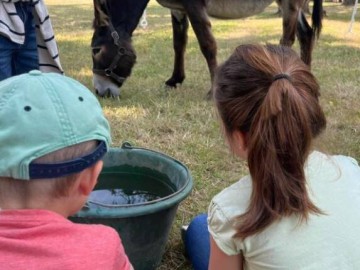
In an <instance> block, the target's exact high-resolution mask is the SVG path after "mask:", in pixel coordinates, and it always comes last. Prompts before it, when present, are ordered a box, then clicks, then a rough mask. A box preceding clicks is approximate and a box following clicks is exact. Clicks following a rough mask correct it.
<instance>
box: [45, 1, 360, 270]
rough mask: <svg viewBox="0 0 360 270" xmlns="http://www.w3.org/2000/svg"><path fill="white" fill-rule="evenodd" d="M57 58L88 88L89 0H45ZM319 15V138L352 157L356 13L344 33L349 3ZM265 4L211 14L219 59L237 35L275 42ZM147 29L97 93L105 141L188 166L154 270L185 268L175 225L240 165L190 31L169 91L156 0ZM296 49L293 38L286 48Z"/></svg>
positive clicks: (357, 128)
mask: <svg viewBox="0 0 360 270" xmlns="http://www.w3.org/2000/svg"><path fill="white" fill-rule="evenodd" d="M46 2H47V4H48V7H49V12H50V15H51V19H52V23H53V27H54V30H55V33H56V38H57V41H58V45H59V49H60V57H61V61H62V64H63V68H64V70H65V72H66V74H67V75H69V76H72V77H74V78H76V79H78V80H79V81H81V82H82V83H84V84H85V85H87V86H88V87H89V88H90V89H91V87H92V86H91V76H92V73H91V55H90V40H91V36H92V29H91V24H92V18H93V9H92V1H89V0H66V1H63V0H47V1H46ZM325 10H326V12H327V17H326V18H325V19H324V22H323V25H324V26H323V31H322V34H321V37H320V39H319V40H318V42H317V44H316V47H315V50H314V54H313V65H312V69H313V72H314V74H315V75H316V76H317V78H318V79H319V82H320V85H321V93H322V96H321V103H322V105H323V108H324V110H325V112H326V115H327V119H328V127H327V130H326V132H325V133H324V134H323V136H322V137H321V140H319V142H318V143H317V145H318V147H320V148H321V149H323V150H324V151H326V152H329V153H334V154H338V153H341V154H345V155H350V156H353V157H354V158H356V159H357V160H358V161H360V136H359V135H360V110H359V101H360V14H357V19H356V23H355V24H354V28H353V31H352V33H348V27H349V23H350V18H351V12H352V8H351V7H343V6H341V5H340V4H335V3H325ZM275 11H276V6H275V5H274V4H273V5H271V6H270V7H269V8H267V9H266V10H265V12H264V13H262V14H259V15H258V16H254V17H251V18H247V19H243V20H227V21H221V20H215V19H212V25H213V32H214V35H215V37H216V40H217V42H218V58H219V62H222V61H223V60H225V59H226V58H227V57H228V56H229V55H230V54H231V52H232V51H233V49H234V48H235V47H236V46H237V45H239V44H241V43H261V44H264V43H266V42H268V43H278V41H279V39H280V34H281V19H280V18H279V17H276V16H275V15H274V13H275ZM147 19H148V23H149V25H148V27H147V28H146V29H141V28H138V29H137V30H136V31H135V32H134V35H133V43H134V47H135V49H136V51H137V56H138V58H137V64H136V66H135V68H134V70H133V73H132V76H131V77H130V78H129V79H128V80H127V81H126V83H125V84H124V86H123V87H122V89H121V100H120V101H118V100H110V99H109V100H100V102H101V104H102V106H103V108H104V111H105V114H106V116H107V118H108V119H109V121H110V123H111V127H112V135H113V146H114V147H118V146H120V145H121V143H122V142H123V141H125V140H127V141H130V142H132V143H133V144H134V145H135V146H139V147H145V148H151V149H153V150H157V151H161V152H164V153H166V154H168V155H171V156H173V157H175V158H176V159H178V160H180V161H182V162H183V163H185V164H186V165H187V166H188V167H189V169H190V170H191V173H192V176H193V179H194V189H193V191H192V194H191V195H190V196H189V197H188V199H187V200H185V201H184V202H182V203H181V205H180V207H179V210H178V213H177V217H176V221H175V223H174V225H173V229H172V231H171V235H170V239H169V243H168V245H167V249H166V253H165V255H164V258H163V263H162V265H161V266H160V268H159V269H163V270H165V269H166V270H169V269H171V270H172V269H185V270H186V269H191V268H190V266H189V264H188V263H187V261H186V259H185V257H184V256H183V247H182V244H181V240H180V225H181V224H185V223H188V222H189V221H190V220H191V218H192V217H194V216H195V215H196V214H198V213H200V212H205V211H206V210H207V206H208V203H209V202H210V200H211V198H212V197H213V196H214V195H215V194H216V193H217V192H219V191H220V190H221V189H223V188H224V187H226V186H228V185H230V184H231V183H233V182H234V181H236V180H238V179H239V178H240V177H241V176H242V175H244V174H246V173H247V169H246V164H245V163H244V162H242V161H239V160H237V159H235V158H233V157H232V156H231V155H229V153H228V149H227V146H226V145H225V143H224V142H223V138H222V135H221V133H220V129H219V124H218V121H217V117H216V114H215V112H214V108H213V104H212V103H211V102H209V101H206V100H205V99H204V97H205V95H206V93H207V91H208V89H209V87H210V81H209V74H208V70H207V66H206V63H205V59H204V58H203V56H202V54H201V52H200V50H199V47H198V44H197V40H196V38H195V36H194V33H193V31H192V29H190V33H189V43H188V47H187V54H186V63H185V64H186V71H187V77H186V80H185V82H184V83H183V85H182V86H181V87H180V88H178V89H176V90H170V91H168V90H167V89H166V88H165V87H164V81H165V80H166V79H168V77H169V76H170V75H171V72H172V66H173V61H172V59H173V51H172V32H171V19H170V14H169V11H168V10H167V9H164V8H162V7H160V6H159V5H158V4H157V3H156V2H155V1H154V0H151V1H150V4H149V6H148V8H147ZM294 49H295V50H298V44H296V45H295V46H294Z"/></svg>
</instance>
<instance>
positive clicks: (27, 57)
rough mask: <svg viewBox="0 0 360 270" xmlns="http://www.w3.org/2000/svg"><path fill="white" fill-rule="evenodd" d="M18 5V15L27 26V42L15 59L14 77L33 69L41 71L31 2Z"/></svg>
mask: <svg viewBox="0 0 360 270" xmlns="http://www.w3.org/2000/svg"><path fill="white" fill-rule="evenodd" d="M16 4H17V6H16V8H17V10H18V14H19V16H20V17H21V19H22V20H23V22H24V26H25V42H24V44H23V45H21V46H20V47H19V49H18V50H17V53H16V55H15V56H14V58H13V66H14V75H19V74H22V73H27V72H29V71H30V70H33V69H39V60H38V52H37V43H36V30H35V23H34V19H33V15H32V7H31V5H30V4H29V2H19V3H16Z"/></svg>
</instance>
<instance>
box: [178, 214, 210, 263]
mask: <svg viewBox="0 0 360 270" xmlns="http://www.w3.org/2000/svg"><path fill="white" fill-rule="evenodd" d="M184 242H185V243H184V244H185V250H186V254H187V256H188V258H189V260H190V262H191V263H192V265H193V268H194V269H195V270H207V269H208V265H209V257H210V236H209V231H208V227H207V215H206V214H201V215H198V216H197V217H195V218H194V219H193V220H192V221H191V223H190V224H189V227H188V228H187V230H186V233H185V239H184Z"/></svg>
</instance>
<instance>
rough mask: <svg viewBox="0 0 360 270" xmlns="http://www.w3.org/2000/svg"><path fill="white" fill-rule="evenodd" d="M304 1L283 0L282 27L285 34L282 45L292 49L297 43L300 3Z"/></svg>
mask: <svg viewBox="0 0 360 270" xmlns="http://www.w3.org/2000/svg"><path fill="white" fill-rule="evenodd" d="M302 1H303V0H283V1H281V8H282V17H283V20H282V27H283V34H282V37H281V39H280V44H281V45H285V46H289V47H291V46H292V45H293V44H294V41H295V32H296V23H297V17H298V14H299V9H300V3H299V2H302Z"/></svg>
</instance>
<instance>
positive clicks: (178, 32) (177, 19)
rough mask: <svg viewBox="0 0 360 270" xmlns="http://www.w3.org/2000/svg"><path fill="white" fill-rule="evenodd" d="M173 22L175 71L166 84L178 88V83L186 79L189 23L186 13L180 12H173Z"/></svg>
mask: <svg viewBox="0 0 360 270" xmlns="http://www.w3.org/2000/svg"><path fill="white" fill-rule="evenodd" d="M171 21H172V27H173V46H174V52H175V59H174V70H173V73H172V76H171V77H170V79H168V80H167V81H166V82H165V84H166V85H167V86H170V87H174V88H176V85H177V84H178V83H180V84H181V83H182V82H183V81H184V79H185V68H184V54H185V49H186V43H187V38H188V36H187V31H188V28H189V21H188V18H187V16H186V14H185V13H182V12H179V11H174V10H172V11H171Z"/></svg>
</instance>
